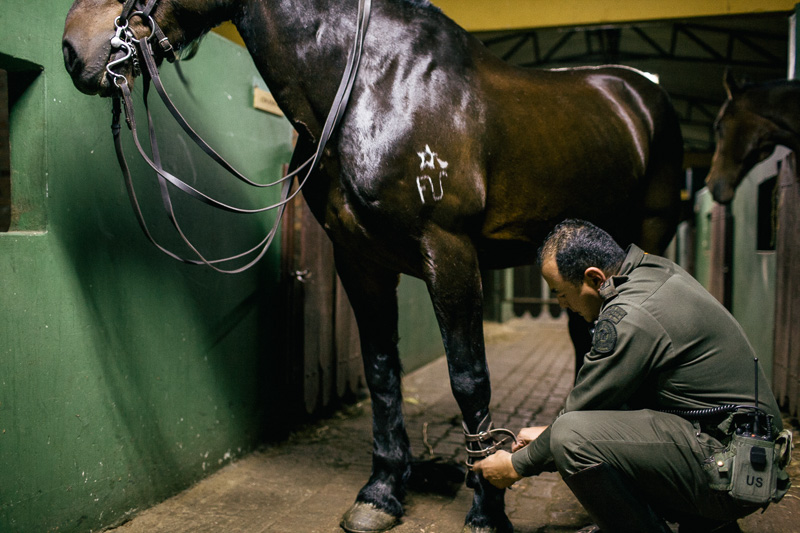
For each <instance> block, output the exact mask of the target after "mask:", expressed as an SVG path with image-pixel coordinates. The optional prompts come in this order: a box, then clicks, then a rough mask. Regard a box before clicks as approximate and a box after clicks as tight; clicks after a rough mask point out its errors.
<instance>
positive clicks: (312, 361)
mask: <svg viewBox="0 0 800 533" xmlns="http://www.w3.org/2000/svg"><path fill="white" fill-rule="evenodd" d="M281 253H282V271H283V282H284V287H285V289H286V311H287V322H288V323H287V331H286V343H287V357H288V358H289V359H288V361H287V363H286V366H287V370H288V380H289V383H287V386H288V388H289V389H294V393H295V394H294V395H295V397H296V396H301V397H302V403H303V405H304V408H305V411H306V412H307V413H314V412H317V411H320V410H323V409H325V408H327V407H330V406H332V405H335V404H336V403H337V402H338V400H340V399H342V398H344V397H346V396H348V395H353V394H355V393H356V392H358V390H359V389H360V388H361V387H362V386H363V366H362V363H361V351H360V346H359V341H358V328H357V326H356V322H355V317H354V316H353V311H352V309H351V307H350V303H349V302H348V300H347V296H346V294H345V292H344V289H343V288H342V284H341V282H340V281H339V278H338V276H337V275H336V270H335V268H334V263H333V246H332V245H331V242H330V241H329V240H328V237H327V235H326V234H325V232H324V231H323V230H322V228H321V227H320V226H319V224H318V223H317V221H316V220H315V219H314V217H313V215H312V214H311V211H310V210H309V209H308V207H307V206H306V204H305V201H304V200H303V199H302V196H301V195H299V196H297V197H296V198H295V199H294V200H293V201H292V203H291V204H289V205H288V206H287V209H286V213H285V214H284V219H283V225H282V246H281Z"/></svg>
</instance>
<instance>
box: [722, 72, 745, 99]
mask: <svg viewBox="0 0 800 533" xmlns="http://www.w3.org/2000/svg"><path fill="white" fill-rule="evenodd" d="M722 85H723V86H725V92H726V93H727V94H728V100H732V99H733V97H734V95H736V94H737V93H739V92H741V89H742V88H741V87H740V86H739V83H738V82H737V81H736V77H735V76H734V75H733V72H731V69H729V68H726V69H725V75H724V76H723V78H722Z"/></svg>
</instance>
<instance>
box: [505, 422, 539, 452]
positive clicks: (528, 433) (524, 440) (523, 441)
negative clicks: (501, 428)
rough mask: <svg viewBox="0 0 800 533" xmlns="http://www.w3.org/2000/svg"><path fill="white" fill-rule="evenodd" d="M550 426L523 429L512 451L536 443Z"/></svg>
mask: <svg viewBox="0 0 800 533" xmlns="http://www.w3.org/2000/svg"><path fill="white" fill-rule="evenodd" d="M547 427H548V426H535V427H530V428H522V429H520V430H519V434H518V435H517V442H515V443H514V444H513V445H512V446H511V451H512V452H515V451H517V450H519V449H520V448H524V447H525V446H527V445H528V444H530V443H531V442H533V441H535V440H536V439H537V438H538V437H539V435H541V434H542V432H543V431H544V430H545V429H547Z"/></svg>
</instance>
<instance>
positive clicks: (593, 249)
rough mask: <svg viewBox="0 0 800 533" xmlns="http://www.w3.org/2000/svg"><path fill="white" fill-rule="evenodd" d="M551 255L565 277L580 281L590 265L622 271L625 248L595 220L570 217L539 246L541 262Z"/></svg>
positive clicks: (603, 269)
mask: <svg viewBox="0 0 800 533" xmlns="http://www.w3.org/2000/svg"><path fill="white" fill-rule="evenodd" d="M548 257H555V260H556V266H557V267H558V273H559V274H561V277H562V278H564V280H565V281H567V282H569V283H574V284H580V283H581V282H582V281H583V275H584V272H586V269H587V268H589V267H597V268H599V269H600V270H602V271H603V272H605V273H606V275H613V274H616V273H617V272H619V269H620V267H621V266H622V262H623V261H624V260H625V251H624V250H623V249H622V248H621V247H620V245H619V244H617V242H616V241H615V240H614V239H613V238H612V237H611V235H609V234H608V233H606V232H605V231H604V230H602V229H600V228H598V227H597V226H595V225H594V224H592V223H591V222H586V221H585V220H578V219H574V218H570V219H567V220H565V221H564V222H561V223H560V224H559V225H557V226H556V227H555V228H554V229H553V231H551V232H550V234H549V235H548V236H547V238H546V239H545V240H544V244H542V247H541V248H539V264H542V262H543V261H544V260H545V259H547V258H548Z"/></svg>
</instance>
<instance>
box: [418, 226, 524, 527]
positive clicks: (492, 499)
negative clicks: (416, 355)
mask: <svg viewBox="0 0 800 533" xmlns="http://www.w3.org/2000/svg"><path fill="white" fill-rule="evenodd" d="M424 246H425V247H426V250H425V251H426V255H427V262H426V269H427V276H426V278H427V283H428V290H429V292H430V295H431V300H432V301H433V306H434V310H435V312H436V317H437V319H438V321H439V328H440V329H441V332H442V340H443V341H444V347H445V352H446V354H447V366H448V370H449V373H450V386H451V388H452V390H453V395H454V396H455V399H456V401H457V402H458V405H459V407H460V409H461V414H462V416H463V423H464V431H465V435H468V437H467V438H468V439H469V440H468V443H467V446H468V448H469V449H471V450H473V451H474V452H482V453H483V454H488V453H493V450H492V449H491V447H492V440H491V438H489V439H487V438H486V437H485V435H486V434H487V433H488V431H489V429H491V423H492V421H491V415H490V413H489V400H490V399H491V385H490V383H489V369H488V366H487V364H486V352H485V348H484V342H483V290H482V286H481V276H480V270H479V267H478V258H477V252H476V250H475V247H474V246H473V244H472V242H471V241H470V240H469V239H468V238H467V237H465V236H456V235H452V234H449V233H446V232H438V233H434V234H432V235H429V237H428V238H427V239H426V240H425V241H424ZM481 435H483V436H481ZM470 455H472V454H470ZM475 455H480V453H476V454H475ZM469 460H470V462H472V461H473V460H474V458H472V457H471V458H470V459H469ZM467 485H468V486H469V487H471V488H473V489H475V494H474V498H473V502H472V508H471V509H470V511H469V513H468V514H467V518H466V521H465V525H464V533H490V532H492V533H505V532H510V531H513V527H512V526H511V522H510V521H509V520H508V518H507V517H506V514H505V503H504V495H505V491H504V490H500V489H497V488H495V487H494V486H492V485H491V484H490V483H489V482H487V481H486V480H485V479H483V478H481V477H479V476H478V475H477V474H475V473H472V472H470V473H469V474H468V476H467Z"/></svg>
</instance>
